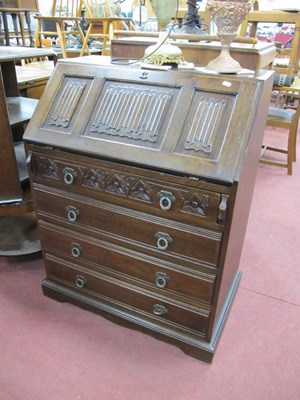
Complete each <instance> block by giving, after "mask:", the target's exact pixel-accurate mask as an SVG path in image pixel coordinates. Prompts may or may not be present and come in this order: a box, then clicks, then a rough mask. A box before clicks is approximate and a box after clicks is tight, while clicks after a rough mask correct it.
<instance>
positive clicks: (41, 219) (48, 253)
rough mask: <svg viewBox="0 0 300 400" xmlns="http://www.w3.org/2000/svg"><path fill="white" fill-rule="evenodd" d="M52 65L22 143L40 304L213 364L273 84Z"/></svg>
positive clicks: (79, 62)
mask: <svg viewBox="0 0 300 400" xmlns="http://www.w3.org/2000/svg"><path fill="white" fill-rule="evenodd" d="M108 61H109V60H107V58H105V57H97V56H94V57H93V56H92V57H82V58H78V59H69V60H62V61H58V64H57V68H56V69H55V72H54V74H53V75H52V77H51V78H50V82H49V85H48V86H47V88H46V91H45V95H44V96H43V98H42V99H41V101H40V103H39V104H38V107H37V109H36V112H35V114H34V116H33V118H32V119H31V121H30V123H29V125H28V128H27V130H26V133H25V137H24V138H25V141H26V149H27V159H28V165H29V169H30V176H31V185H32V189H33V193H34V198H35V204H36V210H37V218H38V223H39V232H40V238H41V243H42V248H43V255H44V260H45V267H46V275H47V277H46V279H45V280H44V281H43V283H42V286H43V291H44V294H45V295H47V296H50V297H52V298H54V299H56V300H59V301H70V302H72V303H74V304H76V305H79V306H81V307H83V308H86V309H88V310H92V311H94V312H96V313H99V314H102V315H104V316H106V317H107V318H110V319H112V320H113V321H116V322H119V323H122V324H124V325H126V326H130V327H133V328H136V329H140V330H142V331H144V332H148V333H150V334H152V335H154V336H155V337H157V338H160V339H162V340H165V341H167V342H169V343H173V344H176V345H178V346H179V347H180V348H182V349H183V350H184V351H185V352H186V353H187V354H190V355H192V356H194V357H196V358H200V359H202V360H205V361H208V362H209V361H211V360H212V357H213V354H214V351H215V348H216V345H217V343H218V340H219V338H220V334H221V331H222V329H223V326H224V323H225V320H226V318H227V314H228V312H229V308H230V305H231V303H232V300H233V297H234V294H235V292H236V290H237V287H238V283H239V280H240V272H239V270H238V267H239V260H240V255H241V251H242V246H243V240H244V235H245V230H246V226H247V219H248V215H249V208H250V204H251V198H252V192H253V186H254V181H255V176H256V170H257V165H258V159H259V154H260V149H261V144H262V137H263V132H264V126H265V122H266V115H267V108H268V104H269V100H270V94H271V89H272V80H273V79H272V74H273V73H272V72H271V71H262V72H257V74H256V75H255V77H238V76H234V75H226V76H222V75H220V76H214V75H201V74H197V73H191V72H189V73H187V72H176V71H168V72H166V71H163V72H162V71H148V70H142V69H139V68H138V67H130V66H127V67H126V66H118V65H112V64H110V63H109V62H108Z"/></svg>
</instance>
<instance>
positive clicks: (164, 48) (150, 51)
mask: <svg viewBox="0 0 300 400" xmlns="http://www.w3.org/2000/svg"><path fill="white" fill-rule="evenodd" d="M144 58H145V62H146V63H150V64H155V65H163V64H169V65H170V64H179V63H182V62H183V57H182V51H181V50H180V48H179V47H178V46H175V45H173V44H171V43H170V42H169V41H168V32H165V31H164V32H160V33H159V38H158V42H157V43H156V44H155V45H152V46H148V47H147V48H146V50H145V55H144Z"/></svg>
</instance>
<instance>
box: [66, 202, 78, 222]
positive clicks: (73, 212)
mask: <svg viewBox="0 0 300 400" xmlns="http://www.w3.org/2000/svg"><path fill="white" fill-rule="evenodd" d="M66 211H67V217H68V220H69V221H70V222H75V221H76V220H77V218H78V216H79V214H80V212H79V210H78V209H77V208H76V207H73V206H67V207H66Z"/></svg>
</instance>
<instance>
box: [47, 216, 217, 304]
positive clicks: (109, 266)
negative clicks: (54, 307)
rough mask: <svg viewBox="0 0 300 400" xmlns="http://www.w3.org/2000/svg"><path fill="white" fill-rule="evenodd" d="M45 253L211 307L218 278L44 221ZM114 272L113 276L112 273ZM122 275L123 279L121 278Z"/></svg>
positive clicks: (209, 273) (206, 272)
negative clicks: (186, 297)
mask: <svg viewBox="0 0 300 400" xmlns="http://www.w3.org/2000/svg"><path fill="white" fill-rule="evenodd" d="M40 237H41V242H42V247H43V250H44V251H46V252H47V253H52V254H57V255H60V256H62V257H64V258H66V257H67V258H69V259H72V258H73V260H74V262H76V263H85V264H86V263H87V262H88V263H90V265H91V268H93V269H96V270H102V271H106V272H107V273H110V274H112V273H113V275H114V276H115V277H117V278H119V279H121V280H123V279H126V276H125V277H124V275H123V274H126V275H127V279H128V278H129V280H130V279H131V280H133V281H134V280H135V283H136V284H141V282H142V283H144V284H145V283H146V285H145V286H146V287H147V286H149V285H150V288H152V289H151V290H154V289H156V290H158V291H161V292H164V294H165V295H172V294H174V293H175V294H177V295H180V296H188V297H190V298H193V299H195V300H200V301H202V302H204V303H207V304H211V302H212V296H213V290H214V280H215V275H213V274H212V273H211V271H205V270H204V269H203V270H204V271H201V272H200V271H188V270H185V269H184V268H183V267H182V266H180V265H175V264H172V263H168V262H165V261H161V260H159V259H157V258H155V257H149V256H148V257H147V256H145V255H143V254H141V253H138V252H135V251H132V250H127V249H124V248H121V247H119V246H115V245H112V244H110V243H107V242H105V241H102V240H98V239H94V238H91V237H86V236H84V235H81V234H80V233H76V232H72V231H69V230H66V229H64V228H62V227H59V226H55V225H51V224H48V223H46V222H44V221H40ZM109 270H111V272H110V271H109ZM120 273H121V274H122V275H120Z"/></svg>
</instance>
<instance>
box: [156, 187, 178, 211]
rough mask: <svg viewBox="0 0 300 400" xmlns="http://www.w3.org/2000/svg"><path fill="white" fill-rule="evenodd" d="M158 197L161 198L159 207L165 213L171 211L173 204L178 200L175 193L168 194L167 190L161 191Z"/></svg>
mask: <svg viewBox="0 0 300 400" xmlns="http://www.w3.org/2000/svg"><path fill="white" fill-rule="evenodd" d="M157 197H158V198H159V207H160V209H161V210H163V211H168V210H170V209H171V207H172V204H173V203H174V201H175V200H176V197H175V196H174V194H173V193H171V192H167V191H165V190H161V191H160V192H158V193H157Z"/></svg>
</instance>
